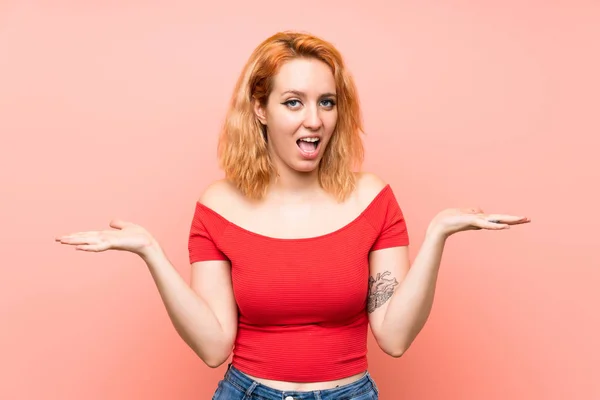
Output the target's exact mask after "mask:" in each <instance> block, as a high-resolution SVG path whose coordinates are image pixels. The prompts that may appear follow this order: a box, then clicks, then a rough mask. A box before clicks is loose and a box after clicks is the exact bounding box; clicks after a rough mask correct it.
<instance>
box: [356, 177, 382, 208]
mask: <svg viewBox="0 0 600 400" xmlns="http://www.w3.org/2000/svg"><path fill="white" fill-rule="evenodd" d="M386 185H387V182H386V181H384V180H383V179H381V178H380V177H379V176H377V175H375V174H374V173H372V172H358V173H356V195H357V197H358V201H359V202H360V203H361V204H362V205H363V206H366V205H367V204H369V203H370V202H371V201H372V200H373V199H374V198H375V197H376V196H377V195H378V194H379V193H380V192H381V191H382V190H383V188H385V186H386Z"/></svg>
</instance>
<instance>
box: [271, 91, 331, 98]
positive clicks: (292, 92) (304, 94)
mask: <svg viewBox="0 0 600 400" xmlns="http://www.w3.org/2000/svg"><path fill="white" fill-rule="evenodd" d="M286 94H295V95H296V96H300V97H304V96H306V93H304V92H301V91H299V90H286V91H285V92H283V93H281V95H282V96H283V95H286ZM336 96H337V95H336V94H335V93H329V92H328V93H323V94H322V95H321V97H336Z"/></svg>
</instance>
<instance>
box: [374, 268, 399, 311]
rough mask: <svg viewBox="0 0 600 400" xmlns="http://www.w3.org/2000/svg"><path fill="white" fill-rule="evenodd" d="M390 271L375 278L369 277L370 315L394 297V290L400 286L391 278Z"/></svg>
mask: <svg viewBox="0 0 600 400" xmlns="http://www.w3.org/2000/svg"><path fill="white" fill-rule="evenodd" d="M390 274H391V272H390V271H386V272H384V273H383V274H380V273H378V274H377V276H376V277H375V278H373V277H372V276H370V277H369V296H368V299H367V312H368V313H369V314H370V313H372V312H373V311H375V310H376V309H378V308H379V307H381V306H382V305H384V304H385V302H386V301H388V300H389V299H390V297H392V294H394V288H395V287H396V286H398V281H397V280H396V278H394V277H390V276H389V275H390Z"/></svg>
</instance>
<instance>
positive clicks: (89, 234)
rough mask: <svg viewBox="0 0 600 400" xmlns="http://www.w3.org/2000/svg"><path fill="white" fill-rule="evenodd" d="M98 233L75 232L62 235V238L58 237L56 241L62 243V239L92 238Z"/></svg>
mask: <svg viewBox="0 0 600 400" xmlns="http://www.w3.org/2000/svg"><path fill="white" fill-rule="evenodd" d="M97 233H98V232H97V231H85V232H74V233H68V234H66V235H62V236H57V237H56V238H55V239H56V240H57V241H60V240H61V239H70V238H77V237H86V236H91V235H94V234H97Z"/></svg>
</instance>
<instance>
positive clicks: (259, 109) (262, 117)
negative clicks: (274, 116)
mask: <svg viewBox="0 0 600 400" xmlns="http://www.w3.org/2000/svg"><path fill="white" fill-rule="evenodd" d="M254 114H256V117H257V118H258V120H259V121H260V123H261V124H263V125H267V117H266V110H265V108H264V107H263V106H262V105H261V104H260V101H258V100H256V99H254Z"/></svg>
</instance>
